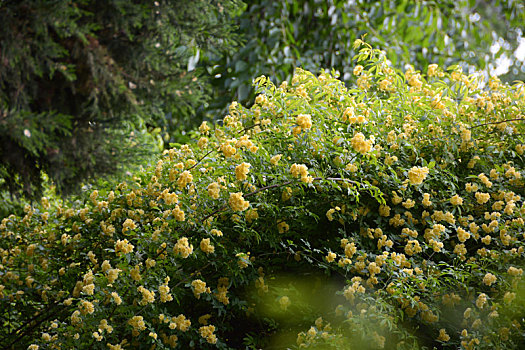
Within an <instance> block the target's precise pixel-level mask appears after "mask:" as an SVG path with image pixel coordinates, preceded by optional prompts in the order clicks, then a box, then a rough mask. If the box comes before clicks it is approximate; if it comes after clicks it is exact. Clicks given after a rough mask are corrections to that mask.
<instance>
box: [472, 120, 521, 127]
mask: <svg viewBox="0 0 525 350" xmlns="http://www.w3.org/2000/svg"><path fill="white" fill-rule="evenodd" d="M524 120H525V118H514V119H506V120H501V121H499V122H488V123H483V124H478V125H474V126H471V127H470V128H469V129H474V128H479V127H480V126H485V125H495V124H503V123H507V122H516V121H524Z"/></svg>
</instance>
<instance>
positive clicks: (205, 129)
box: [199, 121, 210, 135]
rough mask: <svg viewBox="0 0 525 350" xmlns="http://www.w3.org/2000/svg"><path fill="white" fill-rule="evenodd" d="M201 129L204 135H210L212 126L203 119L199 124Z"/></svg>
mask: <svg viewBox="0 0 525 350" xmlns="http://www.w3.org/2000/svg"><path fill="white" fill-rule="evenodd" d="M199 131H200V133H201V134H203V135H208V134H209V133H210V127H209V126H208V122H206V121H203V122H202V124H201V125H200V126H199Z"/></svg>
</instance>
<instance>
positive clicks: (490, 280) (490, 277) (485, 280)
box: [483, 272, 498, 286]
mask: <svg viewBox="0 0 525 350" xmlns="http://www.w3.org/2000/svg"><path fill="white" fill-rule="evenodd" d="M497 279H498V278H497V277H496V276H494V275H493V274H491V273H490V272H489V273H487V274H485V276H484V277H483V283H485V284H486V285H487V286H491V285H492V284H493V283H494V282H496V281H497Z"/></svg>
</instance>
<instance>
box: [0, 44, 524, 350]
mask: <svg viewBox="0 0 525 350" xmlns="http://www.w3.org/2000/svg"><path fill="white" fill-rule="evenodd" d="M355 45H356V46H360V53H359V55H357V56H356V60H357V61H358V62H357V63H358V65H357V66H356V67H355V69H354V74H356V75H357V76H358V86H356V87H351V88H347V87H345V86H344V84H343V83H341V81H339V80H338V79H337V77H336V74H335V73H333V72H332V73H329V72H322V73H321V74H320V75H318V76H315V75H313V74H312V73H310V72H307V71H303V70H300V69H298V70H297V71H296V73H295V75H294V77H293V79H292V81H291V83H287V82H283V83H282V84H281V85H280V86H275V85H274V84H272V82H271V81H270V80H268V79H267V78H265V77H260V78H258V79H257V80H256V81H255V84H256V87H257V89H258V96H257V98H256V100H255V104H254V105H253V106H252V107H251V108H250V109H247V108H245V107H243V106H241V105H239V104H237V103H235V102H234V103H232V104H231V106H230V111H229V112H230V113H229V115H227V116H226V117H225V118H224V119H223V122H222V123H221V125H209V124H208V123H203V124H202V125H201V126H200V128H199V130H198V131H195V132H194V133H193V137H194V139H195V141H194V142H192V143H190V144H185V145H180V146H178V147H175V148H174V149H171V150H169V151H166V152H165V154H164V156H163V157H162V158H161V159H159V161H158V163H157V164H156V165H155V166H152V167H150V168H148V169H146V170H144V171H142V172H140V173H138V174H136V176H135V177H134V181H132V182H128V183H122V184H120V185H119V186H118V187H117V188H114V189H99V190H93V192H92V193H91V194H90V196H89V198H86V200H84V201H78V202H77V203H75V204H73V205H70V206H69V205H64V204H62V205H60V204H53V205H51V204H49V202H48V200H46V199H45V198H44V199H43V200H42V203H41V204H39V205H35V206H34V207H27V208H26V215H25V216H24V217H20V218H18V217H14V216H11V217H9V218H6V219H4V220H3V221H2V223H1V225H0V235H1V237H2V239H1V241H0V258H1V265H0V315H1V322H2V327H1V333H0V337H1V338H0V341H1V345H2V346H3V347H5V348H29V349H38V348H40V349H47V348H55V349H62V348H86V349H106V348H108V349H124V348H130V349H131V348H147V349H151V348H158V349H164V348H175V347H177V346H178V347H179V348H196V349H205V348H220V349H228V348H245V347H250V348H260V347H264V346H269V345H272V346H276V347H281V348H283V347H292V346H295V347H299V348H315V349H318V348H340V349H348V348H356V349H362V348H397V349H408V348H424V347H427V348H432V347H438V348H450V349H457V348H460V347H461V348H464V349H474V348H476V349H478V348H487V349H493V348H517V347H518V346H519V344H523V341H524V339H523V327H524V326H525V325H524V318H523V317H524V315H525V302H524V297H525V294H524V292H523V290H524V289H523V288H524V287H523V283H522V273H523V270H522V268H523V267H522V266H523V255H524V241H525V238H524V221H523V216H524V215H525V207H524V204H523V196H524V181H523V172H524V158H523V152H524V150H525V145H524V142H523V133H524V132H525V127H524V123H523V120H524V118H525V117H524V115H523V110H524V107H525V99H524V96H525V88H524V85H523V83H516V84H515V85H513V86H507V85H503V84H501V83H500V82H499V81H498V80H497V79H495V78H493V79H491V80H489V81H488V82H484V81H483V80H482V79H481V78H476V77H473V76H466V75H464V74H463V73H462V72H461V71H460V70H458V69H457V68H455V67H450V68H449V69H447V70H443V69H442V68H441V67H438V66H437V65H430V66H429V67H428V70H427V71H426V72H425V73H422V72H417V71H414V70H413V69H408V70H407V71H405V72H404V73H402V72H399V71H397V70H396V69H394V68H392V67H391V66H390V65H389V62H388V60H387V59H386V57H384V55H383V54H382V53H381V52H380V51H377V50H374V49H372V48H371V47H370V46H369V45H368V44H366V43H364V42H362V41H360V40H358V41H357V42H356V44H355Z"/></svg>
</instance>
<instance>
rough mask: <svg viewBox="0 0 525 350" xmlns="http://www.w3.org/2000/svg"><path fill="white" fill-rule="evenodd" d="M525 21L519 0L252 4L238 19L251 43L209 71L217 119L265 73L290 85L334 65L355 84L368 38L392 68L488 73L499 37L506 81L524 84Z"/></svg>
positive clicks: (303, 0)
mask: <svg viewBox="0 0 525 350" xmlns="http://www.w3.org/2000/svg"><path fill="white" fill-rule="evenodd" d="M524 21H525V7H524V4H523V2H521V1H515V0H506V1H471V0H461V1H452V0H450V1H449V0H445V1H434V0H425V1H409V0H401V1H398V0H395V1H394V0H382V1H367V0H359V1H343V0H328V1H319V0H301V1H299V0H286V1H271V0H257V1H250V2H249V5H248V7H247V9H246V11H244V12H243V14H242V15H241V16H240V17H239V18H238V22H239V32H240V33H241V34H243V35H244V37H245V39H246V44H245V45H244V46H243V47H242V48H241V49H240V50H238V51H236V52H235V53H234V54H233V55H228V56H224V57H220V58H219V60H218V61H216V63H215V64H216V65H215V66H214V68H213V70H211V68H210V71H211V72H212V74H213V75H216V76H219V78H217V79H215V81H214V85H215V87H216V90H215V91H214V92H215V96H216V97H215V100H214V102H213V103H212V104H211V117H212V118H213V117H214V116H215V114H216V112H215V110H216V109H221V108H223V107H224V106H226V105H227V104H228V103H229V101H231V100H233V99H234V100H238V101H241V102H248V101H249V100H252V99H253V95H252V94H253V90H252V89H251V82H252V79H253V78H254V77H257V76H259V75H261V74H264V75H266V76H268V77H270V78H271V79H272V80H273V81H283V80H288V81H289V80H290V78H291V76H292V75H293V72H294V69H295V67H301V68H303V69H307V70H309V71H312V72H319V71H320V69H321V68H324V67H332V68H334V69H336V70H338V71H339V72H340V74H341V77H342V79H343V81H345V82H346V83H353V82H354V81H353V78H352V77H353V76H352V74H351V73H352V72H351V69H352V68H351V67H352V57H353V56H354V55H355V54H356V51H355V50H354V49H353V48H352V43H353V42H354V40H356V39H358V38H361V36H362V35H364V34H367V33H368V34H369V35H370V37H369V39H368V40H369V41H370V43H371V44H372V45H374V46H375V47H378V48H381V49H382V50H385V51H386V53H387V56H388V58H389V59H390V60H391V61H392V63H393V64H394V66H396V67H403V65H406V64H410V65H413V66H415V68H416V69H421V68H423V67H426V66H428V65H429V64H430V63H438V64H440V65H442V66H443V65H445V66H450V65H454V64H462V65H463V68H464V70H465V71H468V69H467V68H468V66H469V65H473V66H475V67H477V68H481V69H483V68H487V66H488V65H493V59H492V54H491V52H490V46H491V45H492V44H493V42H494V41H495V40H500V43H503V42H504V43H505V44H504V45H501V47H500V50H499V51H498V53H497V57H499V56H500V55H502V54H504V53H507V54H508V56H509V59H511V60H512V65H511V69H510V73H509V75H508V76H507V77H505V79H504V80H507V81H512V80H515V79H520V77H523V74H522V73H523V62H520V61H517V60H515V59H513V57H512V55H511V54H510V53H511V52H513V50H515V49H516V47H517V45H518V40H517V39H518V38H519V37H520V35H521V27H522V23H523V22H524ZM210 66H211V65H210ZM521 79H523V78H521Z"/></svg>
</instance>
